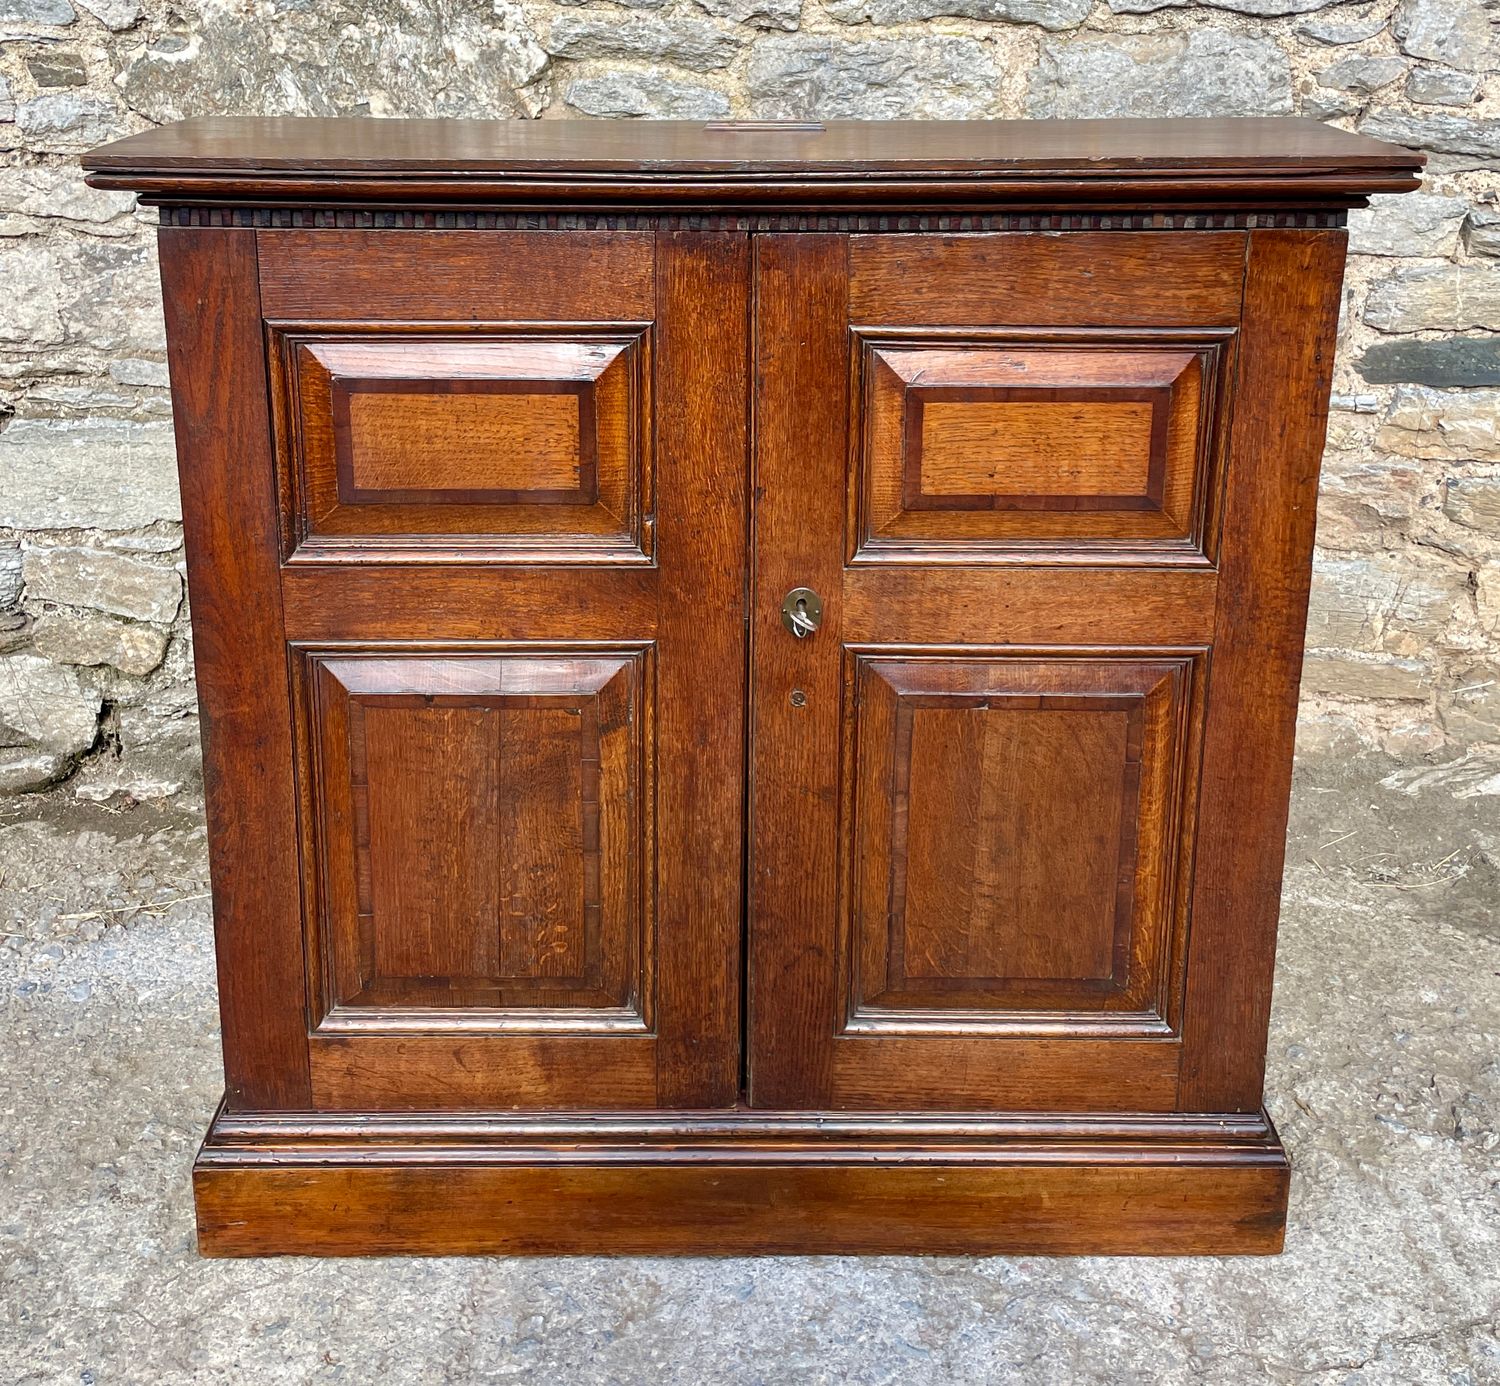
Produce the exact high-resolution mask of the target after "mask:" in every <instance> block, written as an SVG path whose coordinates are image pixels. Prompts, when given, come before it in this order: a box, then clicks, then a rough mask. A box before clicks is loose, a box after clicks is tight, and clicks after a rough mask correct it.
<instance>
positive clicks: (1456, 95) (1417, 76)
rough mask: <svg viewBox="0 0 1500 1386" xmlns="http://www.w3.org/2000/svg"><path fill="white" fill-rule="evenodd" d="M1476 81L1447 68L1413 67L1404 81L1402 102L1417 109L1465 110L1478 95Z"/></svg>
mask: <svg viewBox="0 0 1500 1386" xmlns="http://www.w3.org/2000/svg"><path fill="white" fill-rule="evenodd" d="M1479 80H1480V79H1479V78H1478V77H1477V76H1476V75H1475V74H1474V73H1472V72H1456V71H1454V69H1453V68H1451V67H1417V68H1413V69H1412V74H1411V76H1410V77H1408V78H1407V79H1406V99H1407V100H1408V101H1414V102H1416V103H1417V105H1419V106H1468V105H1471V104H1472V103H1473V100H1474V98H1475V96H1477V95H1478V93H1479Z"/></svg>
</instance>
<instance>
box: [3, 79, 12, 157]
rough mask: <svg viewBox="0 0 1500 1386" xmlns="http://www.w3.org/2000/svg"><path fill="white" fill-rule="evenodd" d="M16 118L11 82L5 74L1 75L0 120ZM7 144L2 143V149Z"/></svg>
mask: <svg viewBox="0 0 1500 1386" xmlns="http://www.w3.org/2000/svg"><path fill="white" fill-rule="evenodd" d="M15 118H16V103H15V102H14V101H12V100H11V98H10V82H9V81H7V80H6V78H5V77H4V76H0V121H11V120H14V119H15ZM4 147H5V146H4V145H0V149H3V148H4Z"/></svg>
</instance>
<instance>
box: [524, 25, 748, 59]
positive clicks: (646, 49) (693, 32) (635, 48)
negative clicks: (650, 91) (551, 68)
mask: <svg viewBox="0 0 1500 1386" xmlns="http://www.w3.org/2000/svg"><path fill="white" fill-rule="evenodd" d="M544 43H545V47H546V49H547V52H549V53H551V54H553V55H554V56H555V57H559V58H654V59H657V60H658V61H661V62H670V63H676V64H678V65H679V66H682V67H686V68H690V69H692V70H693V71H697V72H701V71H705V70H713V69H717V68H722V67H728V66H729V64H730V63H732V62H733V61H734V59H735V55H736V54H737V53H738V52H739V51H740V48H741V47H742V46H743V44H744V38H743V37H742V36H741V35H739V34H736V33H734V32H733V31H731V30H728V29H721V28H719V27H718V26H716V25H713V24H709V23H707V22H706V21H703V20H695V19H683V20H670V21H669V20H663V19H657V18H655V17H654V16H646V15H630V16H627V17H624V18H621V17H620V16H619V15H611V14H593V13H582V14H565V15H559V16H558V17H557V18H556V19H554V20H553V21H552V27H551V29H550V30H549V32H548V34H547V37H546V39H545V40H544Z"/></svg>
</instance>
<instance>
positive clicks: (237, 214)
mask: <svg viewBox="0 0 1500 1386" xmlns="http://www.w3.org/2000/svg"><path fill="white" fill-rule="evenodd" d="M1344 222H1345V213H1344V212H1342V211H1311V212H1309V211H1291V212H921V213H916V212H913V213H896V214H861V213H817V212H806V213H803V212H775V213H765V214H761V213H757V214H746V213H736V212H722V213H720V212H661V213H651V212H507V211H446V212H445V211H433V210H419V209H412V208H402V209H361V208H351V207H191V206H164V207H163V208H162V209H161V223H162V225H163V226H223V227H255V228H264V229H268V230H269V229H280V228H285V229H288V230H307V229H314V228H328V229H334V230H359V231H367V230H405V231H411V230H422V231H654V230H659V231H881V232H892V231H929V232H931V231H1246V230H1260V229H1269V228H1276V229H1283V230H1306V231H1312V230H1322V229H1328V228H1337V227H1341V226H1343V225H1344Z"/></svg>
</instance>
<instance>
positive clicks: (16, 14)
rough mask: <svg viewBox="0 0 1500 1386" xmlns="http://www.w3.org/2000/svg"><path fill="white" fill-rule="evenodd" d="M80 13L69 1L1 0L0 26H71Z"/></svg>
mask: <svg viewBox="0 0 1500 1386" xmlns="http://www.w3.org/2000/svg"><path fill="white" fill-rule="evenodd" d="M77 18H78V13H77V11H76V10H74V8H73V7H72V5H70V4H69V3H68V0H0V24H17V23H19V24H51V25H56V26H59V27H60V26H62V25H64V24H71V23H72V22H73V21H74V20H75V19H77Z"/></svg>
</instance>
